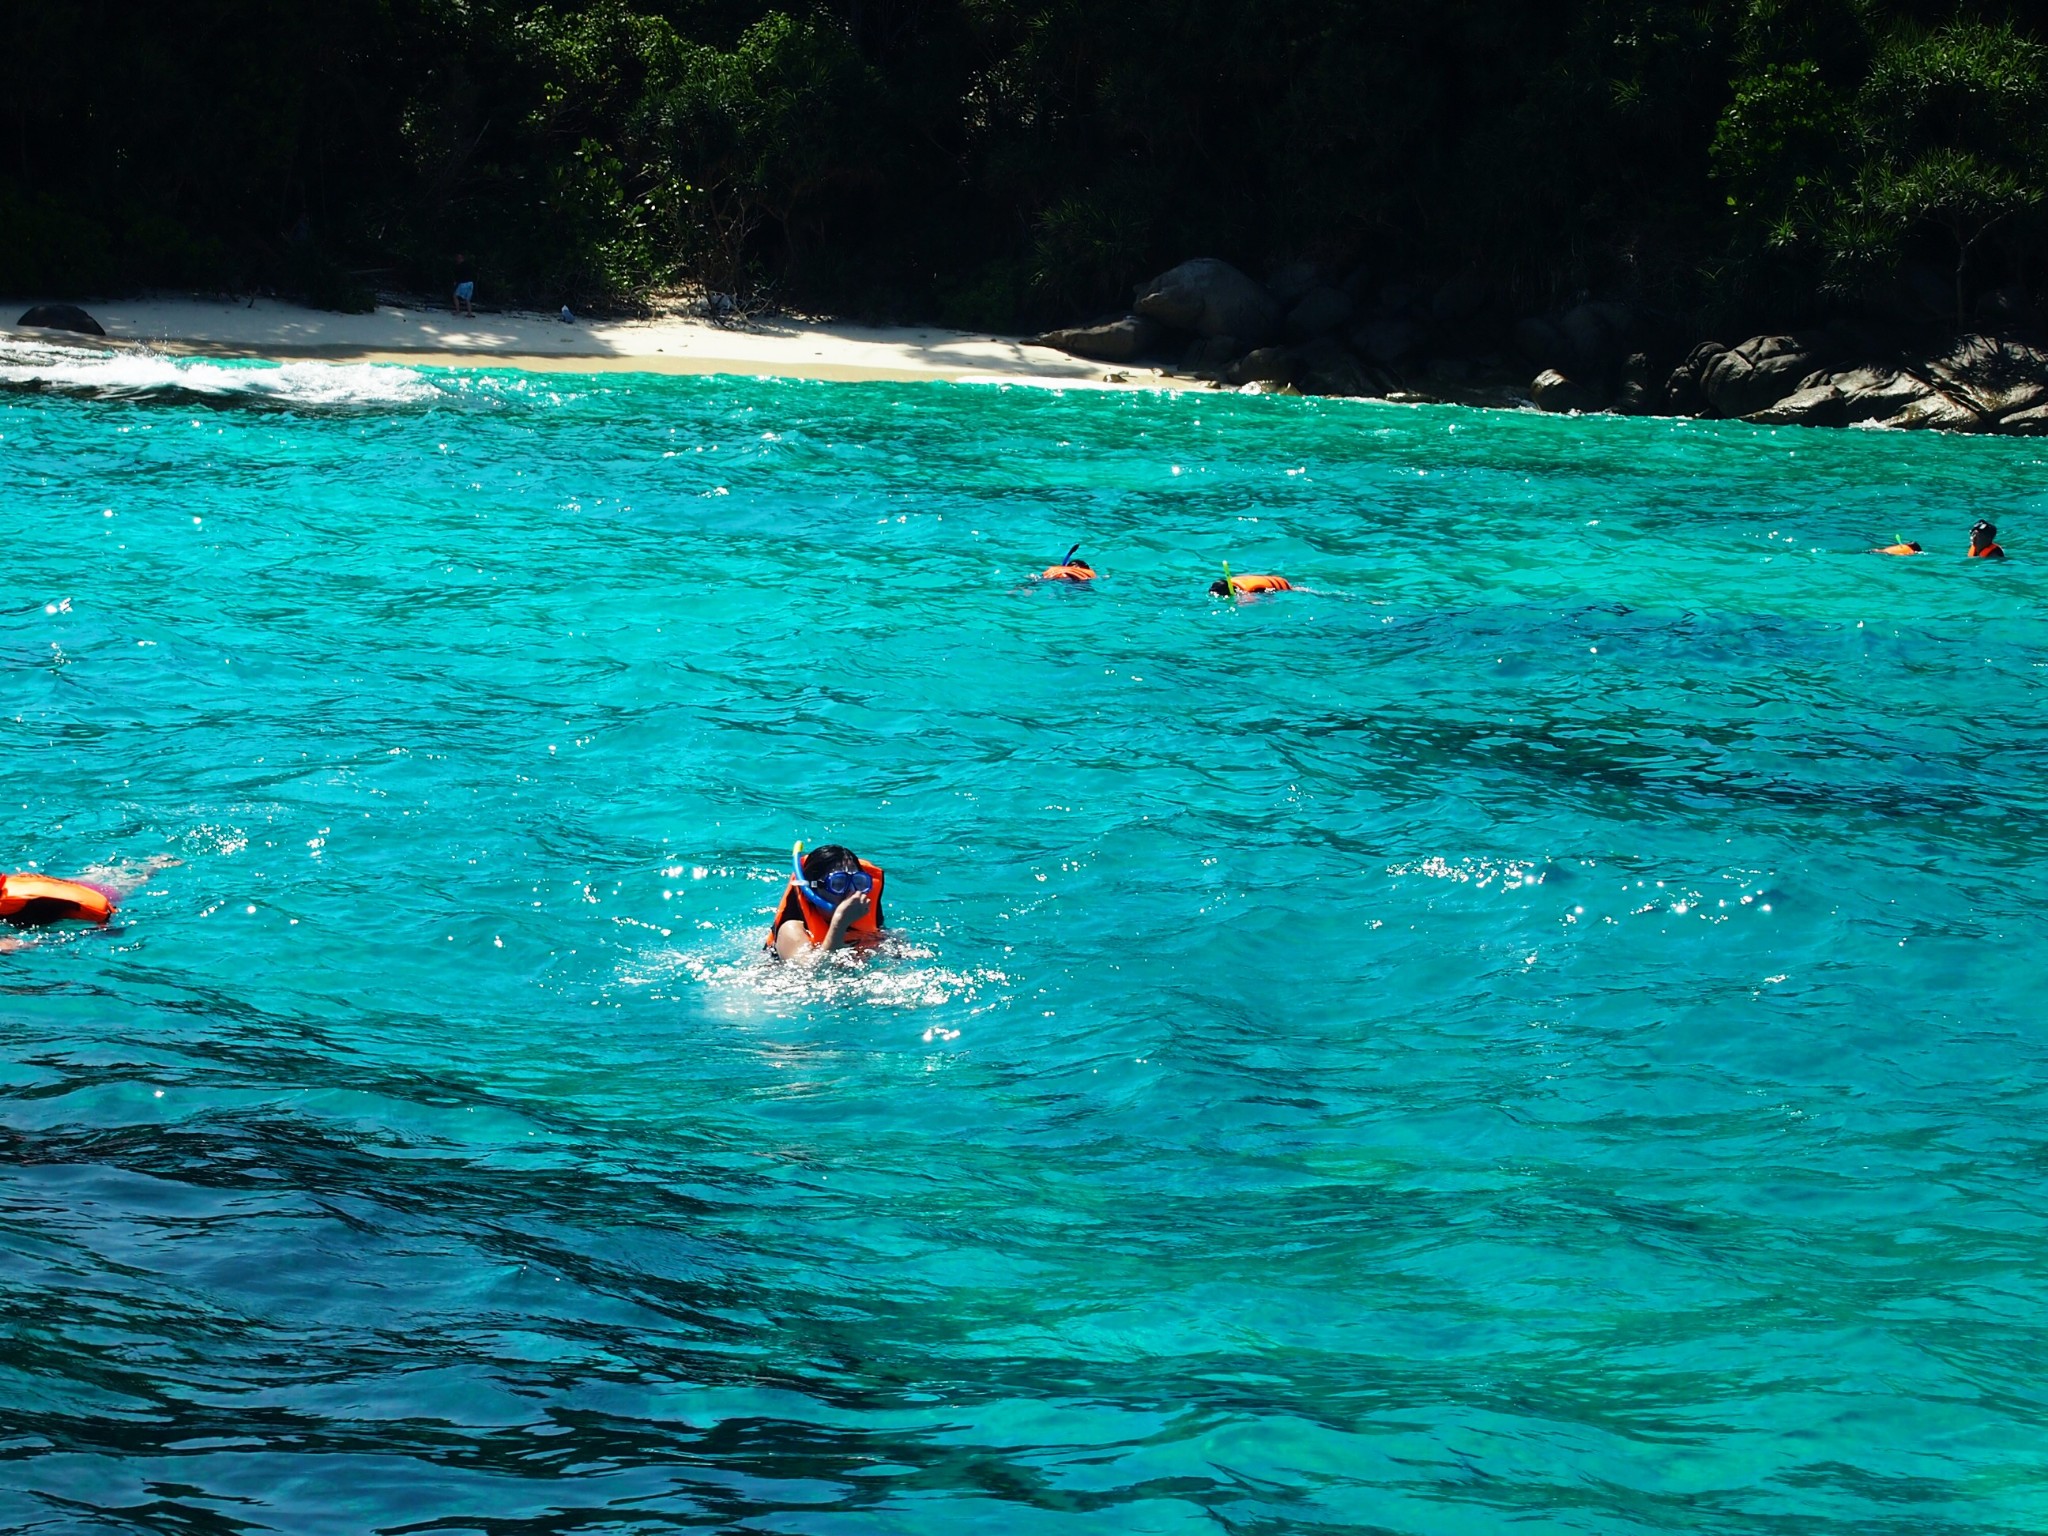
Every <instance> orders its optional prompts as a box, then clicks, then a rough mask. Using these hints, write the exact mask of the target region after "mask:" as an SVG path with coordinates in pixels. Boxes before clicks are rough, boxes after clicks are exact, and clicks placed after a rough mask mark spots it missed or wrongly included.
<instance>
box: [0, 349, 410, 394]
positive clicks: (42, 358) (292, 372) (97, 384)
mask: <svg viewBox="0 0 2048 1536" xmlns="http://www.w3.org/2000/svg"><path fill="white" fill-rule="evenodd" d="M0 390H8V391H13V392H18V393H28V394H61V395H77V396H85V397H87V398H91V399H98V400H164V401H177V402H192V403H198V404H206V405H225V406H249V407H255V408H259V409H263V408H268V409H272V410H290V411H302V410H319V411H333V410H389V409H391V408H392V407H394V406H412V405H421V404H425V403H427V402H429V401H433V400H438V399H440V398H441V397H442V396H443V394H444V391H443V390H442V389H441V388H440V386H438V385H437V384H435V383H434V382H433V381H432V380H431V379H429V378H428V377H427V376H426V375H425V374H423V373H420V372H419V371H418V370H416V369H412V368H407V367H403V366H400V365H396V364H391V363H320V362H295V363H271V362H260V361H250V362H221V361H215V360H208V359H204V358H177V357H166V356H163V355H162V354H160V353H155V352H142V351H128V350H122V351H115V352H98V351H88V350H84V349H81V348H74V347H64V346H54V345H50V344H47V343H39V342H25V341H18V340H14V339H12V338H8V337H0Z"/></svg>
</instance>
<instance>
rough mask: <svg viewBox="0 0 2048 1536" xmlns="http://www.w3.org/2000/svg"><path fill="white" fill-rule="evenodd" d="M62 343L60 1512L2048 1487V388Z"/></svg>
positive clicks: (368, 1517)
mask: <svg viewBox="0 0 2048 1536" xmlns="http://www.w3.org/2000/svg"><path fill="white" fill-rule="evenodd" d="M31 379H36V380H41V381H43V383H42V384H41V385H39V386H36V387H31V386H30V385H29V382H28V381H29V380H31ZM0 384H6V385H11V386H12V390H11V392H9V393H6V394H4V395H0V528H4V531H5V535H6V548H7V551H8V562H7V578H6V585H5V597H4V602H0V613H4V629H0V656H4V664H5V676H6V681H7V697H6V700H5V702H6V705H7V707H6V709H5V710H4V711H0V730H4V732H5V741H6V744H7V748H8V750H7V752H6V754H5V758H4V768H0V774H4V783H0V790H4V794H0V805H5V806H6V808H7V810H8V812H9V815H8V816H7V818H6V829H5V831H4V833H0V837H4V846H0V863H4V865H5V866H6V867H10V868H24V867H29V866H39V867H41V868H43V869H46V870H49V871H52V872H55V873H72V872H77V871H79V870H83V869H87V868H100V869H106V868H109V867H126V868H128V869H129V870H131V871H132V870H135V869H138V868H139V867H140V866H143V865H144V864H145V863H146V862H148V861H151V860H153V859H158V858H162V857H175V858H177V859H180V860H182V861H183V862H182V863H180V864H178V865H177V866H175V867H171V868H167V869H163V870H161V871H160V872H158V873H157V874H156V875H155V877H154V878H153V879H152V880H151V881H150V882H149V883H148V884H147V885H146V886H144V887H143V888H142V889H141V890H140V891H139V892H138V893H137V894H136V895H135V896H134V897H132V898H131V900H130V901H129V903H128V905H127V906H126V907H125V908H124V912H123V920H122V922H121V923H120V925H119V927H118V929H117V930H116V931H113V932H108V933H90V932H88V933H68V934H65V935H63V936H62V937H59V938H54V939H49V938H46V939H45V940H44V941H43V942H41V943H39V944H37V945H35V946H34V947H31V948H25V949H20V950H17V951H15V952H13V953H11V954H6V955H0V989H4V992H0V996H4V1006H0V1039H4V1043H5V1047H4V1052H0V1222H4V1241H0V1403H4V1404H5V1405H6V1407H5V1412H4V1414H0V1526H5V1527H9V1528H17V1527H18V1528H28V1527H37V1528H43V1529H53V1530H54V1529H64V1530H72V1529H79V1530H150V1531H171V1530H175V1531H191V1532H213V1531H222V1532H225V1531H229V1530H247V1529H275V1530H282V1531H293V1532H304V1531H357V1530H369V1529H385V1530H401V1529H403V1530H412V1531H426V1530H448V1531H457V1530H490V1531H493V1532H515V1531H568V1530H655V1529H663V1528H669V1527H673V1526H692V1525H698V1526H712V1527H724V1528H732V1529H745V1530H753V1531H777V1532H782V1531H788V1532H870V1531H877V1532H879V1531H889V1532H898V1531H901V1532H924V1531H934V1532H936V1531H945V1532H955V1531H977V1530H980V1531H992V1532H996V1531H999V1532H1011V1531H1020V1532H1028V1531H1076V1532H1079V1531H1114V1532H1118V1533H1131V1532H1148V1533H1149V1532H1182V1531H1187V1532H1195V1531H1202V1532H1213V1531H1216V1530H1219V1529H1221V1530H1227V1531H1236V1532H1281V1531H1340V1530H1341V1531H1352V1530H1372V1531H1388V1532H1404V1533H1405V1532H1428V1533H1436V1532H1461V1533H1462V1532H1483V1531H1492V1530H1497V1529H1499V1528H1501V1527H1502V1526H1504V1525H1506V1524H1508V1523H1509V1522H1514V1523H1517V1524H1519V1525H1521V1526H1523V1527H1524V1528H1529V1529H1535V1530H1558V1531H1578V1532H1602V1533H1605V1532H1647V1531H1710V1532H1730V1533H1734V1532H1745V1533H1747V1532H1756V1531H1776V1530H1783V1531H1788V1532H1789V1531H1794V1530H1797V1531H1799V1532H1802V1533H1804V1532H1812V1531H1840V1532H1844V1533H1846V1532H1850V1531H1854V1532H1858V1533H1865V1532H1872V1531H1897V1532H1902V1533H1903V1532H1909V1531H1910V1532H1913V1533H1916V1536H1920V1533H1927V1532H1963V1531H1984V1530H2010V1531H2022V1530H2028V1531H2031V1530H2036V1529H2038V1528H2039V1524H2040V1521H2041V1519H2042V1517H2043V1515H2044V1512H2048V1491H2044V1490H2048V1483H2044V1476H2048V1455H2044V1451H2043V1448H2042V1434H2041V1430H2042V1422H2043V1413H2044V1406H2048V1404H2044V1398H2048V1387H2044V1382H2048V1338H2044V1331H2043V1325H2042V1322H2041V1318H2042V1309H2043V1304H2044V1302H2048V1270H2044V1261H2043V1258H2042V1254H2043V1252H2044V1248H2043V1240H2044V1238H2048V1193H2044V1189H2043V1182H2042V1175H2043V1172H2044V1168H2048V1131H2044V1127H2048V1095H2044V1093H2043V1091H2042V1087H2041V1084H2042V1081H2043V1076H2044V1069H2048V1049H2044V1025H2048V1009H2044V1007H2043V1005H2042V1002H2041V993H2042V989H2043V983H2044V980H2048V961H2044V958H2043V957H2044V955H2048V948H2044V940H2048V922H2044V919H2043V917H2042V915H2041V912H2040V905H2039V904H2040V901H2041V890H2042V877H2043V875H2044V873H2048V859H2044V844H2043V834H2042V831H2041V828H2042V825H2043V821H2042V818H2043V815H2044V812H2048V789H2044V774H2043V770H2044V768H2048V723H2044V715H2043V706H2044V703H2048V621H2044V619H2043V617H2042V614H2043V600H2044V598H2048V578H2044V576H2043V575H2042V571H2043V569H2044V564H2043V556H2042V555H2041V553H2040V550H2039V549H2038V548H2037V546H2038V545H2039V543H2040V540H2039V537H2038V534H2037V533H2035V532H2034V531H2032V530H2033V529H2034V527H2035V524H2036V522H2037V517H2036V516H2035V514H2036V512H2037V510H2038V508H2039V507H2040V505H2041V502H2042V499H2043V498H2042V493H2041V491H2040V489H2039V487H2040V484H2041V480H2042V470H2043V456H2044V455H2043V450H2042V449H2040V448H2037V447H2034V446H2030V445H2027V444H2022V443H2006V442H1988V441H1973V440H1967V439H1936V438H1930V437H1913V438H1906V437H1887V436H1877V435H1869V434H1859V433H1817V432H1802V431H1795V430H1784V431H1778V432H1771V431H1766V430H1762V429H1752V428H1748V427H1744V426H1725V425H1724V426H1714V425H1704V424H1692V423H1676V422H1661V421H1659V422H1644V421H1613V420H1566V419H1558V418H1545V417H1537V416H1533V415H1504V414H1480V413H1473V412H1465V411H1458V410H1449V409H1444V410H1433V409H1432V410H1415V409H1407V408H1399V407H1387V406H1380V405H1363V404H1351V403H1343V402H1313V401H1292V400H1261V399H1238V398H1223V397H1216V396H1206V395H1204V396H1196V395H1190V396H1184V397H1180V398H1155V397H1149V396H1143V395H1135V394H1117V395H1105V394H1086V395H1064V396H1062V395H1057V394H1051V393H1043V392H1037V391H1031V390H1022V389H1013V390H1008V391H999V390H996V389H992V388H979V387H949V386H937V385H934V386H902V385H875V386H853V385H819V384H800V383H788V382H742V381H734V380H725V379H719V380H699V379H656V378H636V377H622V376H616V375H614V376H607V377H602V378H579V377H571V376H563V375H555V376H540V377H531V376H514V375H502V374H491V373H432V372H417V373H416V372H409V371H406V370H397V369H380V370H371V369H362V368H350V369H336V368H327V367H322V366H319V365H303V366H299V367H295V368H288V369H264V368H241V367H214V366H210V365H193V364H172V363H168V362H152V361H148V360H142V361H129V360H124V361H120V362H116V363H110V364H86V365H75V364H62V363H57V362H53V361H52V360H51V359H49V358H47V357H37V356H27V355H24V354H14V355H12V356H11V357H9V358H4V359H0ZM52 384H54V385H55V386H56V387H55V388H54V389H53V388H51V387H50V386H51V385H52ZM1978 515H1990V516H1992V517H1993V518H1994V520H1996V521H1998V522H1999V523H2000V524H2001V525H2002V527H2003V532H2004V535H2005V542H2006V544H2007V547H2008V548H2010V549H2012V550H2013V551H2014V553H2015V555H2016V556H2018V557H2019V558H2016V559H2015V560H2013V561H2011V562H2008V563H2007V564H2006V565H2005V566H2004V567H2002V568H1993V569H1986V568H1981V567H1975V566H1971V565H1969V564H1966V563H1964V562H1962V561H1961V560H1959V559H1956V558H1952V557H1951V556H1952V555H1953V554H1954V553H1955V552H1957V551H1959V550H1960V548H1961V546H1962V544H1963V542H1964V530H1965V529H1966V528H1967V526H1968V524H1969V522H1970V521H1971V520H1972V518H1973V517H1975V516H1978ZM1895 535H1902V536H1905V537H1912V538H1919V539H1921V540H1923V541H1924V542H1926V543H1927V544H1929V546H1930V547H1931V548H1934V549H1935V550H1937V551H1938V552H1939V553H1938V555H1937V556H1934V557H1929V558H1925V559H1921V560H1915V561H1908V560H1885V559H1880V558H1877V557H1875V556H1871V555H1868V554H1866V553H1865V552H1864V551H1866V550H1867V549H1868V547H1869V546H1870V545H1871V544H1873V543H1879V542H1886V541H1889V540H1890V539H1891V538H1892V537H1894V536H1895ZM1075 539H1080V540H1082V541H1083V543H1084V550H1085V552H1086V553H1087V554H1088V555H1089V556H1091V557H1092V558H1093V559H1094V560H1095V561H1096V563H1097V564H1098V565H1099V567H1100V568H1101V569H1102V570H1103V572H1104V573H1105V574H1104V579H1103V580H1102V581H1101V582H1100V584H1099V585H1098V587H1097V588H1096V589H1095V590H1092V591H1081V592H1077V591H1069V590H1063V589H1034V588H1027V587H1021V586H1020V584H1019V582H1020V578H1021V577H1022V576H1024V575H1026V574H1027V573H1029V572H1030V571H1032V570H1035V569H1036V568H1038V567H1039V566H1042V565H1044V564H1046V563H1048V562H1049V561H1050V560H1052V559H1053V558H1054V557H1055V556H1057V555H1058V554H1059V553H1060V552H1061V551H1062V550H1064V549H1065V548H1066V546H1067V545H1068V544H1069V543H1070V542H1072V541H1073V540H1075ZM1225 559H1228V560H1230V561H1231V562H1232V565H1233V567H1234V568H1235V569H1236V570H1238V571H1241V572H1242V571H1255V570H1278V571H1282V572H1284V573H1286V574H1287V575H1289V576H1290V577H1292V578H1293V579H1294V580H1296V581H1297V582H1301V583H1305V584H1306V585H1307V586H1309V587H1311V588H1313V589H1314V590H1313V591H1311V592H1306V593H1301V594H1294V595H1289V596H1285V597H1280V598H1274V599H1266V600H1260V601H1255V602H1246V603H1243V604H1241V605H1237V606H1234V607H1233V606H1230V605H1225V604H1221V603H1217V602H1215V601H1213V600H1211V599H1209V598H1207V597H1205V596H1204V595H1203V591H1202V589H1203V587H1204V586H1205V585H1206V583H1207V582H1208V581H1210V580H1211V579H1213V578H1214V577H1215V575H1216V574H1217V573H1218V572H1219V570H1220V566H1221V563H1222V561H1223V560H1225ZM797 837H803V838H805V839H807V840H809V841H811V842H814V843H815V842H819V841H824V840H828V839H830V840H836V841H843V842H846V843H849V844H851V845H852V846H854V847H856V848H857V849H859V850H860V851H862V852H863V853H865V854H867V855H869V856H870V857H872V858H875V859H876V860H877V861H879V862H881V863H883V864H885V865H886V866H887V867H888V869H889V872H890V886H889V899H888V903H887V906H888V913H889V917H890V920H891V923H892V925H893V926H894V927H895V929H896V930H897V932H898V935H899V938H898V940H897V942H896V943H895V944H894V945H893V946H892V951H891V952H890V953H888V954H885V955H884V956H882V957H880V958H878V959H876V960H874V961H873V962H871V963H869V964H867V965H865V966H858V965H847V966H832V967H828V968H826V969H825V970H824V971H822V972H820V973H815V974H801V973H796V972H793V971H779V970H776V969H773V968H771V967H768V966H766V965H764V964H763V963H762V962H761V961H760V960H759V959H758V958H757V952H758V947H759V944H760V940H761V937H762V935H763V932H764V929H765V919H766V908H767V907H768V906H769V904H770V903H771V902H772V901H773V899H774V898H775V896H776V894H777V890H778V887H779V882H780V879H781V873H780V871H781V868H782V861H783V860H784V859H785V858H786V850H787V848H788V846H789V844H790V842H791V841H792V840H793V839H794V838H797Z"/></svg>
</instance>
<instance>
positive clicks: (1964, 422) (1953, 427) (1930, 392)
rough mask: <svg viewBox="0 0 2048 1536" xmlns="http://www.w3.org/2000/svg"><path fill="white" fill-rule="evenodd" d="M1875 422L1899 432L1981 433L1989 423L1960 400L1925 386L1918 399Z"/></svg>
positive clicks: (1930, 386)
mask: <svg viewBox="0 0 2048 1536" xmlns="http://www.w3.org/2000/svg"><path fill="white" fill-rule="evenodd" d="M1878 425H1879V426H1880V427H1890V428H1891V429H1892V430H1894V431H1900V432H1982V431H1984V430H1985V429H1986V428H1987V427H1989V426H1990V425H1991V423H1990V420H1989V419H1988V418H1987V417H1984V416H1981V415H1979V414H1978V413H1977V412H1975V411H1973V410H1971V409H1970V408H1969V407H1968V406H1967V405H1964V404H1963V403H1962V401H1960V400H1957V399H1955V398H1953V397H1952V396H1950V395H1946V394H1944V393H1942V391H1940V390H1938V389H1936V388H1934V387H1933V386H1932V385H1928V386H1927V388H1926V392H1925V393H1924V394H1922V395H1921V396H1920V397H1919V398H1918V399H1916V400H1910V401H1908V402H1907V403H1906V405H1905V406H1904V407H1903V408H1902V409H1901V410H1900V411H1899V412H1898V413H1897V414H1896V415H1892V416H1887V417H1885V418H1884V419H1883V420H1882V421H1880V422H1878Z"/></svg>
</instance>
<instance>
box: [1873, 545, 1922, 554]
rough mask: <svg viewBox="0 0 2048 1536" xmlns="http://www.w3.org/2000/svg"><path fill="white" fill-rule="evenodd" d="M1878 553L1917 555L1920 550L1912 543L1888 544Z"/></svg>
mask: <svg viewBox="0 0 2048 1536" xmlns="http://www.w3.org/2000/svg"><path fill="white" fill-rule="evenodd" d="M1878 553H1879V554H1880V555H1917V554H1919V553H1920V551H1919V550H1917V549H1915V548H1914V547H1913V546H1912V545H1910V544H1887V545H1885V547H1884V548H1883V549H1880V550H1879V551H1878Z"/></svg>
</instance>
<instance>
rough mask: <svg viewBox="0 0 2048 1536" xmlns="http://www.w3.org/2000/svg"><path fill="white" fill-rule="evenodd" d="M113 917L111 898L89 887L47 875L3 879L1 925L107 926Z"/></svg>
mask: <svg viewBox="0 0 2048 1536" xmlns="http://www.w3.org/2000/svg"><path fill="white" fill-rule="evenodd" d="M113 915H114V903H113V900H112V898H110V897H109V896H108V895H107V893H106V892H105V891H102V890H97V889H95V888H94V887H92V886H90V885H80V884H79V883H78V882H77V881H75V880H53V879H51V878H50V877H49V876H48V875H0V922H6V923H11V924H13V925H14V926H15V927H17V928H33V927H36V926H37V925H39V924H42V923H61V922H64V921H66V920H67V919H76V920H77V921H79V922H83V923H104V922H105V921H106V920H107V919H108V918H110V917H112V916H113Z"/></svg>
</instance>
